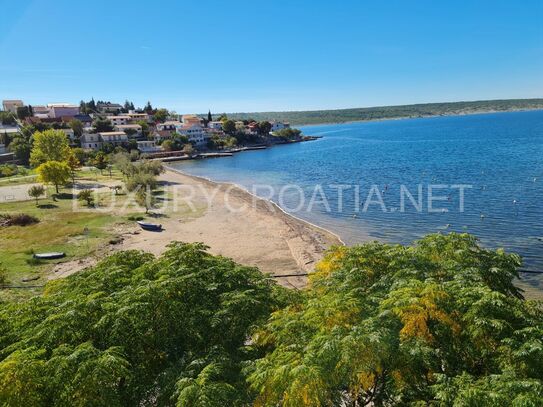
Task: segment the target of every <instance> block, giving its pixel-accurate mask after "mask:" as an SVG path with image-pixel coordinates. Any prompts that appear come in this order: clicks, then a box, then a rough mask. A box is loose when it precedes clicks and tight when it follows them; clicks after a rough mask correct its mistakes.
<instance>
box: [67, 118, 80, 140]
mask: <svg viewBox="0 0 543 407" xmlns="http://www.w3.org/2000/svg"><path fill="white" fill-rule="evenodd" d="M69 126H70V128H71V129H72V130H73V132H74V136H75V137H77V138H80V137H81V136H82V135H83V123H82V122H81V121H80V120H77V119H72V120H70V123H69Z"/></svg>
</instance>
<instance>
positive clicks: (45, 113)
mask: <svg viewBox="0 0 543 407" xmlns="http://www.w3.org/2000/svg"><path fill="white" fill-rule="evenodd" d="M32 116H34V117H38V118H40V119H46V118H48V117H49V108H48V107H47V106H43V105H37V106H32Z"/></svg>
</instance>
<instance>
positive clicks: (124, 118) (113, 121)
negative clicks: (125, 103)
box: [107, 115, 132, 126]
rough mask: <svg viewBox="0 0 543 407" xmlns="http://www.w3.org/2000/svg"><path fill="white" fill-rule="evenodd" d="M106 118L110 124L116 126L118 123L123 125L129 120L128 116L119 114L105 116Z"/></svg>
mask: <svg viewBox="0 0 543 407" xmlns="http://www.w3.org/2000/svg"><path fill="white" fill-rule="evenodd" d="M107 119H108V120H109V121H110V122H111V124H112V125H114V126H118V125H124V124H127V123H128V122H129V121H130V120H132V119H131V118H130V116H127V115H121V116H107Z"/></svg>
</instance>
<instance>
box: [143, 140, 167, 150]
mask: <svg viewBox="0 0 543 407" xmlns="http://www.w3.org/2000/svg"><path fill="white" fill-rule="evenodd" d="M138 150H140V152H142V153H156V152H158V151H162V148H161V147H160V146H158V145H157V144H156V142H155V141H154V140H144V141H138Z"/></svg>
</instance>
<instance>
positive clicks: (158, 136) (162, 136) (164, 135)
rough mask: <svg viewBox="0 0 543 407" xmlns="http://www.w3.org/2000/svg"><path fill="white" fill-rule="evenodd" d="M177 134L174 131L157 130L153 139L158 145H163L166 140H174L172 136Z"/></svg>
mask: <svg viewBox="0 0 543 407" xmlns="http://www.w3.org/2000/svg"><path fill="white" fill-rule="evenodd" d="M174 133H175V129H174V130H156V131H155V132H154V133H153V139H154V140H155V141H156V142H157V143H162V142H163V141H164V140H169V139H171V138H172V135H173V134H174Z"/></svg>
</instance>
